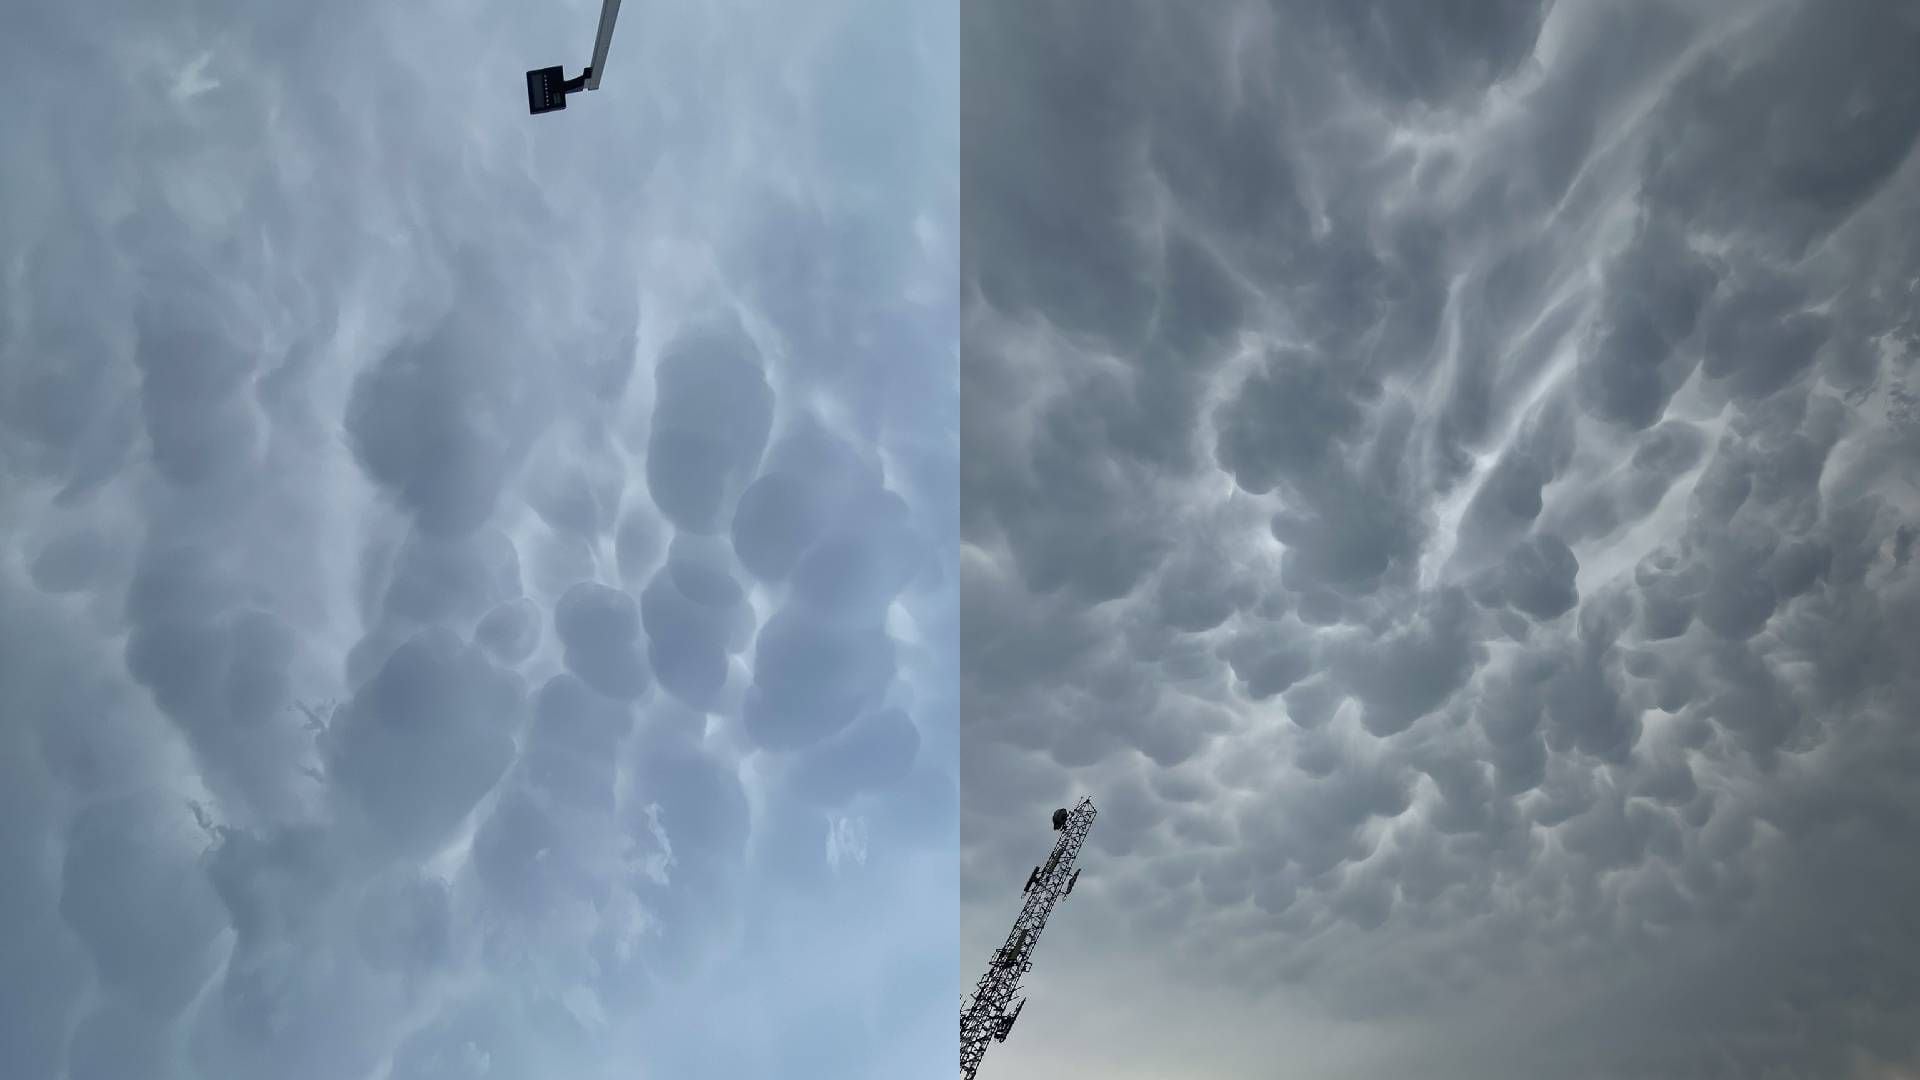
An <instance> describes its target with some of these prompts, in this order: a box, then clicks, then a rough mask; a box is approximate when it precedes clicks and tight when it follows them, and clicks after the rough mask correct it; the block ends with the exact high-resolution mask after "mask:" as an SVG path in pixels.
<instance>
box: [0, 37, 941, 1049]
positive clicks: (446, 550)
mask: <svg viewBox="0 0 1920 1080" xmlns="http://www.w3.org/2000/svg"><path fill="white" fill-rule="evenodd" d="M598 9H599V5H598V3H597V2H595V0H559V2H552V0H477V2H470V3H446V2H429V3H426V4H390V3H372V2H349V3H338V4H305V3H292V2H274V3H243V2H238V0H233V2H227V0H214V2H211V3H152V2H146V0H141V2H132V0H125V2H121V0H84V2H77V3H69V2H55V0H44V2H42V0H29V2H27V3H25V4H22V3H10V4H8V5H7V9H6V11H7V13H6V15H5V17H4V22H5V30H4V32H0V91H4V96H5V99H6V101H7V106H6V108H5V110H4V111H0V148H4V152H5V159H6V165H5V167H4V169H0V259H3V262H0V274H4V277H0V523H4V524H3V525H0V536H3V537H4V546H3V547H0V820H3V821H4V829H0V1075H3V1076H6V1077H8V1078H9V1080H16V1078H17V1080H59V1078H66V1080H125V1078H128V1077H136V1076H137V1077H140V1078H143V1080H187V1078H190V1077H191V1078H208V1080H228V1078H232V1080H257V1078H260V1077H269V1076H271V1077H277V1078H285V1080H353V1078H363V1077H369V1078H371V1077H384V1078H390V1080H428V1078H432V1080H451V1078H479V1077H482V1076H484V1077H489V1078H514V1080H553V1078H558V1077H569V1078H571V1077H581V1078H609V1080H610V1078H613V1077H619V1078H622V1080H628V1078H633V1077H658V1078H662V1080H678V1078H681V1077H693V1078H700V1077H712V1078H716V1080H733V1078H736V1077H761V1076H765V1077H792V1078H796V1080H841V1078H845V1077H854V1078H873V1080H897V1078H898V1077H901V1076H906V1075H935V1070H936V1069H938V1070H940V1071H944V1070H945V1069H948V1068H951V1067H952V1047H953V1009H954V1005H955V1002H956V1001H957V1000H958V983H957V976H956V974H955V967H954V961H955V949H956V941H957V925H958V908H957V905H956V903H955V894H954V878H953V867H954V863H955V859H956V844H957V839H956V838H957V810H956V800H957V793H958V787H957V777H956V772H955V767H954V766H955V761H956V755H957V745H956V735H957V709H958V693H957V687H958V676H957V659H956V650H957V637H958V615H957V599H958V576H957V572H956V569H955V568H956V567H957V565H958V543H957V536H958V517H957V515H958V500H957V488H956V483H955V476H956V469H957V453H958V445H959V443H958V437H959V427H958V423H959V422H958V414H957V404H958V384H957V378H956V371H957V366H956V365H957V341H956V331H957V319H958V306H957V296H958V288H957V284H956V279H955V277H954V271H955V268H956V266H957V265H958V254H957V228H958V222H957V212H958V196H957V167H956V162H957V157H958V148H957V138H958V123H957V116H958V83H957V75H958V54H957V48H956V43H957V22H956V15H955V12H954V9H953V7H952V5H951V4H946V3H939V2H932V0H930V2H926V3H916V4H902V3H898V2H895V0H872V2H865V0H833V2H828V3H808V4H805V5H795V4H786V3H779V2H762V0H725V2H720V3H699V4H680V3H656V2H651V0H629V2H628V3H627V4H626V5H625V7H624V9H623V12H622V15H621V19H620V25H619V32H618V33H617V34H616V36H615V38H614V41H613V51H612V57H611V61H610V63H609V66H608V71H607V74H606V78H605V82H604V84H603V86H602V88H601V89H600V90H599V91H598V92H597V93H594V94H589V95H581V96H579V97H576V98H574V99H573V101H572V102H571V104H569V106H568V108H567V110H566V111H565V112H563V113H555V114H551V115H546V116H540V117H529V116H528V115H527V112H526V99H525V93H524V87H523V82H522V72H523V71H525V70H527V69H528V68H533V67H541V66H546V65H550V64H561V63H564V64H565V65H567V68H568V73H569V74H572V73H574V72H577V71H578V69H579V68H580V67H581V66H582V65H584V63H585V62H586V61H587V59H588V57H589V54H590V49H591V45H592V40H593V32H594V26H595V20H596V17H597V13H598Z"/></svg>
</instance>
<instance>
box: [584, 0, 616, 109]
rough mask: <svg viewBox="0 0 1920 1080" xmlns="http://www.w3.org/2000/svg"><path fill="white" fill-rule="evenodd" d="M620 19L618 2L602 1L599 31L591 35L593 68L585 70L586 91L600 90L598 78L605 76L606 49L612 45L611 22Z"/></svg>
mask: <svg viewBox="0 0 1920 1080" xmlns="http://www.w3.org/2000/svg"><path fill="white" fill-rule="evenodd" d="M619 17H620V0H602V2H601V4H600V29H599V30H598V31H597V32H595V34H594V35H593V66H591V67H589V68H587V89H589V90H598V89H600V76H602V75H604V74H606V70H607V49H608V47H609V46H611V45H612V44H613V20H615V19H617V18H619Z"/></svg>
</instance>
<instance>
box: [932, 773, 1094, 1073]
mask: <svg viewBox="0 0 1920 1080" xmlns="http://www.w3.org/2000/svg"><path fill="white" fill-rule="evenodd" d="M1096 812H1097V811H1095V810H1094V808H1093V800H1092V799H1081V800H1080V805H1078V806H1076V807H1074V808H1073V809H1072V810H1065V809H1062V810H1055V811H1054V812H1053V827H1054V830H1055V831H1056V832H1058V833H1059V834H1060V839H1059V840H1058V841H1056V842H1055V843H1054V845H1053V854H1051V855H1049V856H1047V861H1046V865H1044V866H1036V867H1034V868H1033V873H1031V874H1028V875H1027V889H1026V893H1027V899H1026V902H1025V903H1024V904H1022V905H1021V907H1020V917H1019V918H1017V919H1015V920H1013V929H1012V930H1011V931H1010V932H1009V933H1008V934H1007V943H1006V944H1005V945H1002V946H1000V948H999V949H998V950H997V951H995V952H994V954H993V962H992V963H991V964H988V965H987V973H986V974H985V975H982V976H980V983H979V985H978V986H975V987H974V990H973V996H972V997H971V998H969V999H968V1000H967V1002H966V1004H965V1005H963V1006H961V1009H960V1077H961V1080H973V1078H974V1075H975V1074H976V1073H978V1072H979V1071H980V1059H982V1058H984V1057H986V1056H987V1044H988V1043H994V1042H1006V1041H1007V1034H1008V1033H1009V1032H1011V1031H1012V1030H1013V1022H1014V1021H1015V1020H1018V1019H1019V1018H1020V1010H1021V1009H1024V1008H1026V1005H1027V999H1026V998H1021V999H1020V1004H1018V1005H1014V1006H1013V1008H1012V1011H1008V1008H1007V1006H1009V1005H1011V1004H1012V1003H1013V995H1014V994H1015V993H1017V992H1018V991H1019V989H1020V977H1021V976H1022V975H1025V974H1026V973H1027V972H1028V971H1031V970H1032V969H1033V947H1034V946H1035V945H1038V944H1040V931H1042V930H1045V929H1046V928H1047V916H1048V915H1051V914H1052V913H1053V905H1055V904H1057V903H1059V902H1060V899H1061V898H1062V897H1064V896H1066V895H1067V894H1068V893H1070V892H1072V891H1073V883H1074V882H1076V881H1079V880H1080V871H1078V870H1076V869H1074V867H1073V860H1074V859H1076V858H1078V857H1079V855H1080V845H1081V844H1083V843H1085V842H1086V839H1087V830H1089V829H1091V828H1093V815H1094V814H1095V813H1096Z"/></svg>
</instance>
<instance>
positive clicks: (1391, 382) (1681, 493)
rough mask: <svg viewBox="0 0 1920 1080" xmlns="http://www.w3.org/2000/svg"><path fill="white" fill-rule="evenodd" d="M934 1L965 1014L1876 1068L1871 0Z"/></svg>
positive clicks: (1915, 498) (1279, 1057)
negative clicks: (1013, 977) (1081, 842)
mask: <svg viewBox="0 0 1920 1080" xmlns="http://www.w3.org/2000/svg"><path fill="white" fill-rule="evenodd" d="M961 42H962V132H963V147H964V152H963V155H962V168H961V220H962V223H963V237H964V244H963V255H962V263H961V266H962V295H963V297H964V303H963V314H962V327H963V330H962V336H963V341H964V345H965V348H964V356H963V363H962V372H963V375H962V394H961V396H962V416H961V430H962V451H961V508H962V519H961V535H962V540H963V543H962V549H961V554H960V559H961V566H962V574H961V581H962V586H961V599H962V610H963V616H962V632H961V655H962V673H961V695H962V715H963V718H964V719H963V723H962V738H961V771H962V776H963V784H962V789H963V791H962V800H961V803H962V821H961V835H962V890H963V891H962V911H963V917H962V928H963V929H962V934H961V945H962V957H963V958H964V960H963V962H965V963H966V965H967V970H966V971H965V974H966V975H967V976H968V977H969V978H971V977H973V976H975V975H977V973H978V971H977V967H978V965H980V964H984V962H985V960H986V957H987V955H988V953H989V952H990V950H991V949H992V947H993V946H994V945H995V944H997V942H998V938H999V936H1000V935H1002V934H1004V932H1005V928H1006V926H1007V924H1008V922H1009V921H1010V919H1011V917H1012V915H1013V913H1014V911H1015V910H1016V909H1017V907H1018V904H1019V886H1020V883H1021V881H1022V880H1023V878H1024V876H1025V874H1026V872H1027V870H1028V868H1029V866H1031V865H1032V864H1033V863H1034V862H1036V861H1038V860H1039V859H1040V858H1041V857H1043V856H1044V853H1045V851H1046V849H1047V846H1048V844H1049V843H1050V841H1051V834H1050V833H1049V832H1048V830H1047V827H1046V824H1045V822H1046V813H1047V811H1048V810H1050V809H1052V808H1053V807H1055V806H1059V805H1069V804H1070V801H1071V800H1072V799H1073V798H1075V797H1077V796H1078V795H1081V794H1091V795H1092V796H1093V797H1094V798H1095V800H1096V802H1097V804H1098V805H1099V807H1100V817H1099V819H1098V821H1097V823H1096V824H1095V826H1094V829H1093V833H1092V837H1091V839H1090V841H1089V844H1088V847H1087V849H1086V851H1085V854H1084V856H1083V858H1084V864H1085V877H1083V879H1082V881H1081V884H1080V886H1079V888H1078V889H1077V890H1076V891H1075V893H1074V896H1073V898H1072V899H1071V900H1068V901H1067V902H1066V904H1065V905H1063V906H1062V908H1061V909H1060V910H1059V912H1058V913H1057V915H1056V918H1055V921H1054V923H1053V925H1052V927H1051V928H1050V929H1049V931H1048V936H1047V938H1046V939H1045V940H1044V941H1043V943H1042V944H1041V946H1040V948H1039V951H1038V954H1037V956H1036V969H1035V971H1034V973H1033V975H1032V976H1031V977H1030V988H1031V991H1032V1004H1031V1005H1029V1006H1028V1008H1027V1010H1026V1012H1025V1013H1024V1014H1023V1016H1022V1019H1021V1021H1020V1027H1019V1028H1018V1029H1017V1030H1016V1032H1015V1034H1014V1036H1013V1038H1012V1039H1011V1040H1010V1041H1008V1042H1007V1043H1006V1044H1004V1045H1002V1046H996V1047H995V1048H994V1049H993V1050H992V1051H991V1052H990V1053H989V1055H988V1058H987V1069H986V1070H983V1071H988V1070H990V1071H991V1072H992V1074H993V1077H994V1080H1037V1078H1041V1077H1056V1076H1063V1075H1076V1076H1102V1077H1114V1078H1120V1080H1126V1078H1136V1077H1138V1078H1148V1077H1152V1078H1171V1077H1179V1078H1185V1080H1229V1078H1231V1080H1254V1078H1257V1080H1270V1078H1273V1080H1278V1078H1321V1077H1326V1078H1344V1077H1378V1076H1404V1075H1418V1076H1429V1077H1437V1078H1460V1080H1467V1078H1498V1080H1504V1078H1514V1080H1522V1078H1568V1080H1572V1078H1581V1080H1586V1078H1601V1077H1607V1078H1612V1077H1648V1078H1667V1077H1759V1076H1778V1077H1809V1078H1833V1077H1839V1078H1848V1077H1860V1078H1867V1077H1887V1078H1890V1077H1897V1076H1912V1075H1916V1073H1915V1072H1913V1071H1911V1067H1912V1066H1914V1065H1915V1064H1916V1063H1920V1044H1916V1041H1915V1039H1916V1034H1915V1033H1916V1032H1920V917H1916V915H1915V912H1916V911H1920V858H1916V856H1915V849H1914V846H1913V837H1914V835H1915V830H1916V829H1917V828H1920V785H1916V783H1915V780H1914V776H1915V773H1916V769H1920V726H1916V724H1917V723H1920V666H1916V665H1915V664H1914V663H1913V661H1912V657H1913V656H1914V654H1915V648H1916V646H1917V645H1920V565H1916V560H1915V558H1914V555H1915V537H1916V529H1917V528H1920V484H1917V483H1916V480H1915V479H1914V478H1915V477H1916V476H1920V376H1916V373H1915V371H1914V364H1915V360H1916V357H1920V315H1916V311H1920V228H1916V224H1915V223H1916V222H1917V221H1920V154H1916V153H1915V152H1914V147H1915V144H1916V135H1920V75H1916V68H1915V65H1914V61H1913V58H1914V57H1915V56H1916V55H1920V7H1916V6H1914V5H1912V4H1909V3H1904V2H1902V0H1878V2H1876V0H1861V2H1858V3H1816V2H1811V0H1809V2H1785V0H1754V2H1745V0H1740V2H1734V0H1727V2H1715V0H1635V2H1631V3H1611V2H1608V3H1602V2H1599V0H1562V2H1560V3H1544V2H1539V0H1498V2H1496V0H1487V2H1484V3H1417V4H1416V3H1393V2H1386V0H1377V2H1358V0H1355V2H1347V0H1273V2H1271V3H1256V2H1244V0H1226V2H1222V3H1218V4H1205V5H1173V4H1160V3H1153V2H1148V0H1057V2H1039V3H1035V2H1028V0H972V2H969V3H967V4H966V5H965V6H964V12H963V23H962V31H961ZM1901 1063H1904V1064H1906V1065H1907V1066H1909V1071H1902V1070H1901V1069H1900V1068H1898V1067H1897V1066H1898V1065H1899V1064H1901Z"/></svg>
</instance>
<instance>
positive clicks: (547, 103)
mask: <svg viewBox="0 0 1920 1080" xmlns="http://www.w3.org/2000/svg"><path fill="white" fill-rule="evenodd" d="M619 15H620V0H601V2H600V29H599V30H598V31H597V32H596V33H595V34H594V36H593V62H592V63H591V64H589V65H588V67H587V69H586V70H585V71H583V72H581V73H580V74H578V75H576V76H574V77H573V78H571V79H569V78H567V76H566V68H565V67H562V66H555V67H548V68H535V69H534V70H532V71H529V72H527V111H528V112H529V113H532V114H533V115H535V116H538V115H539V114H541V113H545V112H553V111H555V110H557V109H564V108H566V107H567V95H568V94H571V93H574V92H575V91H578V90H598V89H600V76H601V75H603V74H605V72H606V70H607V47H608V46H610V45H612V44H613V20H614V19H615V18H617V17H619Z"/></svg>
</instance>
